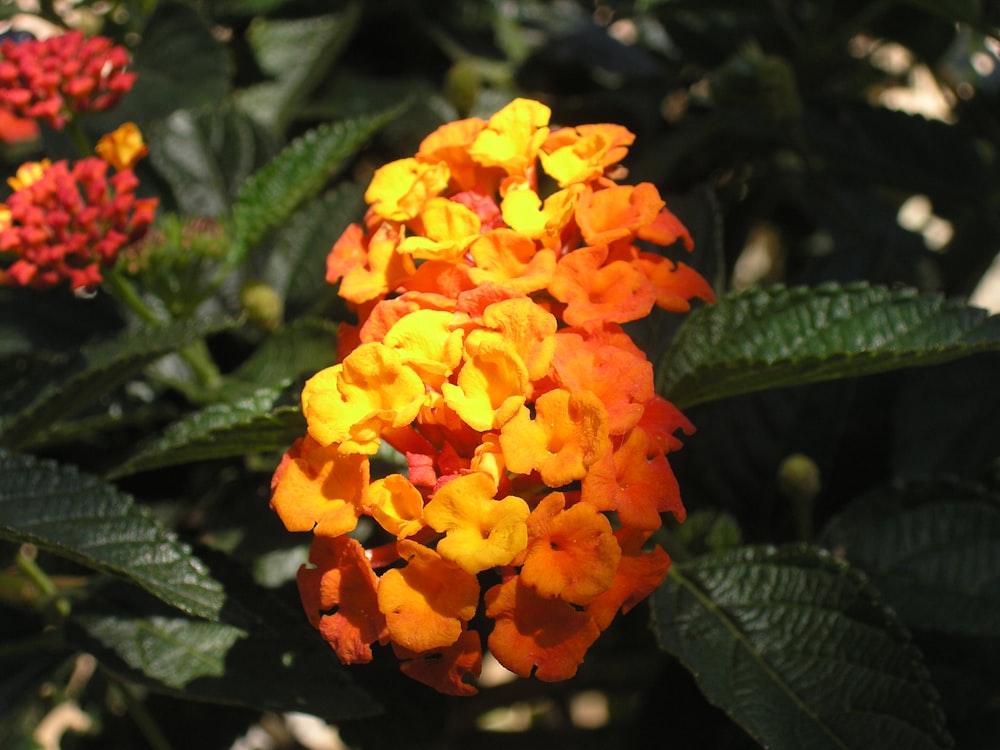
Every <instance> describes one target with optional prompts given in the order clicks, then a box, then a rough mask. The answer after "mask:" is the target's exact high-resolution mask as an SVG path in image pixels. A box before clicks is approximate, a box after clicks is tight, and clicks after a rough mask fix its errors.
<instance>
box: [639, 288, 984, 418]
mask: <svg viewBox="0 0 1000 750" xmlns="http://www.w3.org/2000/svg"><path fill="white" fill-rule="evenodd" d="M997 348H1000V316H993V317H989V316H988V314H987V313H986V311H985V310H980V309H977V308H971V307H966V306H965V305H963V304H961V303H960V302H956V301H949V300H945V299H943V298H942V297H941V296H939V295H932V294H918V293H917V292H916V291H913V290H898V291H889V290H887V289H882V288H872V287H869V286H867V285H864V284H857V285H852V286H847V287H840V286H837V285H834V284H829V285H823V286H821V287H817V288H815V289H806V288H802V287H798V288H794V289H785V288H783V287H776V288H773V289H768V290H760V289H754V290H751V291H748V292H744V293H742V294H736V295H732V296H729V297H724V298H723V299H721V300H719V302H718V303H717V304H715V305H711V306H706V307H703V308H700V309H698V310H696V311H695V312H693V313H691V314H690V315H689V316H688V319H687V321H685V323H684V325H683V326H682V327H681V329H680V331H678V333H677V337H676V338H675V339H674V342H673V345H672V346H671V348H670V350H669V351H668V352H667V355H666V357H664V359H663V360H662V361H661V363H660V371H659V375H658V382H657V386H658V388H659V391H660V392H661V393H663V394H664V395H665V396H667V397H668V398H669V399H671V400H672V401H674V402H675V403H676V404H677V405H678V406H682V407H684V406H690V405H692V404H698V403H701V402H703V401H711V400H713V399H719V398H724V397H726V396H733V395H736V394H738V393H748V392H751V391H757V390H762V389H765V388H780V387H784V386H793V385H803V384H806V383H815V382H819V381H823V380H832V379H836V378H845V377H853V376H858V375H869V374H873V373H878V372H886V371H889V370H896V369H900V368H903V367H913V366H917V365H930V364H936V363H938V362H945V361H948V360H951V359H957V358H959V357H964V356H967V355H969V354H973V353H975V352H979V351H987V350H995V349H997Z"/></svg>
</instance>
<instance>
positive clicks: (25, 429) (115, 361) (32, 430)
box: [0, 320, 235, 448]
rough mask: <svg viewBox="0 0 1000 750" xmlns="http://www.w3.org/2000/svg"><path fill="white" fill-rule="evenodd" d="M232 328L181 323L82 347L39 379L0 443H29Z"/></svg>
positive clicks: (224, 323)
mask: <svg viewBox="0 0 1000 750" xmlns="http://www.w3.org/2000/svg"><path fill="white" fill-rule="evenodd" d="M234 325H235V323H234V322H233V321H231V320H207V321H191V320H188V321H179V322H176V323H171V324H169V325H165V326H146V327H144V328H139V329H136V330H130V331H126V332H125V333H123V334H121V335H119V336H117V337H115V338H113V339H110V340H108V341H102V342H99V343H95V344H92V345H88V346H84V347H83V348H81V349H80V351H79V352H78V354H77V356H75V357H72V358H70V359H69V360H68V361H67V362H65V363H63V364H60V365H59V366H57V367H55V368H53V370H52V371H50V372H47V373H44V374H42V375H41V376H40V377H39V382H40V383H42V385H41V386H40V388H39V389H38V391H37V392H36V393H35V394H34V395H33V396H31V397H28V398H26V400H27V402H28V403H27V406H25V407H24V408H23V409H22V410H21V411H20V412H19V413H17V414H15V415H13V416H12V417H10V418H9V419H7V420H5V421H4V422H3V423H2V424H0V445H3V446H6V447H8V448H17V447H20V446H23V445H25V444H26V443H27V442H28V441H29V440H32V438H34V436H36V435H37V434H40V433H43V432H44V431H45V430H46V429H48V428H49V427H50V426H51V425H53V424H54V423H56V422H58V421H60V420H63V419H66V418H67V417H71V416H73V415H74V414H76V413H77V412H79V411H80V410H81V409H84V408H85V407H87V406H89V405H90V404H92V403H93V402H94V400H95V399H97V398H99V397H100V396H102V395H103V394H105V393H108V392H109V391H111V390H113V389H114V388H115V387H117V386H118V385H120V384H121V383H124V382H125V381H126V380H128V379H129V378H131V377H133V376H134V375H136V374H138V373H139V372H141V371H142V370H143V369H144V368H145V367H146V366H147V365H149V364H151V363H152V362H154V361H155V360H157V359H159V358H160V357H162V356H163V355H164V354H168V353H170V352H174V351H178V350H180V349H183V348H184V347H185V346H187V345H188V344H190V343H192V342H195V341H198V340H199V339H201V338H202V337H204V336H206V335H208V334H209V333H214V332H217V331H220V330H224V329H226V328H231V327H233V326H234Z"/></svg>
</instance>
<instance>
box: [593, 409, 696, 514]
mask: <svg viewBox="0 0 1000 750" xmlns="http://www.w3.org/2000/svg"><path fill="white" fill-rule="evenodd" d="M648 447H649V438H648V437H647V436H646V433H645V432H643V431H642V430H641V429H638V428H635V429H633V430H632V431H631V432H629V434H628V435H627V436H626V438H625V441H624V443H622V445H621V446H620V447H619V448H618V449H617V450H615V451H613V452H612V451H610V450H609V451H608V453H607V454H605V456H604V457H603V458H602V459H601V460H600V461H598V462H597V463H596V464H595V465H594V466H593V468H592V469H591V470H590V471H589V472H588V473H587V476H586V477H584V479H583V486H582V494H581V499H582V500H583V501H584V502H585V503H590V504H591V505H593V506H594V507H595V508H597V509H598V510H613V511H616V512H617V513H618V519H619V520H620V521H621V523H622V525H623V526H626V527H628V528H631V529H639V530H642V531H655V530H656V529H658V528H660V524H661V521H660V513H667V512H671V513H673V514H674V516H675V517H676V518H677V520H678V521H683V520H684V516H685V512H684V506H683V505H682V504H681V495H680V487H678V485H677V479H675V478H674V472H673V470H671V468H670V463H669V462H668V461H667V458H666V456H664V455H662V454H656V455H654V456H652V457H651V458H650V457H649V456H648V454H647V450H648Z"/></svg>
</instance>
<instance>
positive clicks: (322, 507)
mask: <svg viewBox="0 0 1000 750" xmlns="http://www.w3.org/2000/svg"><path fill="white" fill-rule="evenodd" d="M367 484H368V458H367V456H362V455H360V454H354V455H350V456H344V457H341V456H339V454H338V452H337V446H336V445H333V446H330V447H326V448H324V447H323V446H322V445H320V444H319V443H317V442H316V441H315V440H313V439H312V438H311V437H309V436H308V435H307V436H306V437H304V438H301V439H299V440H297V441H295V443H294V444H293V445H292V447H291V448H290V449H289V450H288V452H287V453H286V454H285V457H284V458H283V459H282V462H281V465H280V466H279V467H278V469H277V471H275V473H274V477H273V478H272V480H271V509H272V510H274V512H275V513H277V514H278V517H279V518H281V520H282V522H283V523H284V524H285V528H286V529H288V530H289V531H312V532H315V533H316V534H317V535H320V536H339V535H341V534H346V533H347V532H349V531H353V530H354V527H355V526H357V525H358V518H359V517H360V516H361V497H362V493H363V492H364V489H365V487H366V486H367Z"/></svg>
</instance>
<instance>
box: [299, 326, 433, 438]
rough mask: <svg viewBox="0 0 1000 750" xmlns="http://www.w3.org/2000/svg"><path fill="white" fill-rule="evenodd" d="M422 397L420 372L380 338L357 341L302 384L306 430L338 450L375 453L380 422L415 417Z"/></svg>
mask: <svg viewBox="0 0 1000 750" xmlns="http://www.w3.org/2000/svg"><path fill="white" fill-rule="evenodd" d="M423 397H424V384H423V381H422V380H420V376H419V375H417V373H416V372H414V371H413V369H412V368H410V367H407V366H406V364H405V362H404V361H403V357H402V356H401V355H400V354H399V353H398V352H397V351H396V350H394V349H391V348H389V347H388V346H385V345H383V344H378V343H371V344H362V345H361V346H359V347H358V348H357V349H355V350H354V351H353V352H351V353H350V354H349V355H348V356H347V358H346V359H345V360H344V361H343V363H341V364H339V365H334V366H333V367H328V368H326V369H325V370H320V371H319V372H318V373H316V374H315V375H313V376H312V378H310V379H309V380H308V381H307V382H306V385H305V388H303V390H302V411H303V413H304V414H305V415H306V421H307V422H308V423H309V434H310V435H312V436H313V438H315V439H316V441H317V442H318V443H320V444H321V445H331V444H333V443H339V444H340V451H341V452H342V453H374V452H375V451H376V450H377V449H378V446H379V442H380V439H379V433H380V432H381V430H382V428H383V427H388V426H393V427H400V426H402V425H404V424H409V423H410V422H411V421H413V418H414V417H416V415H417V411H418V410H419V409H420V404H421V402H422V401H423Z"/></svg>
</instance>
